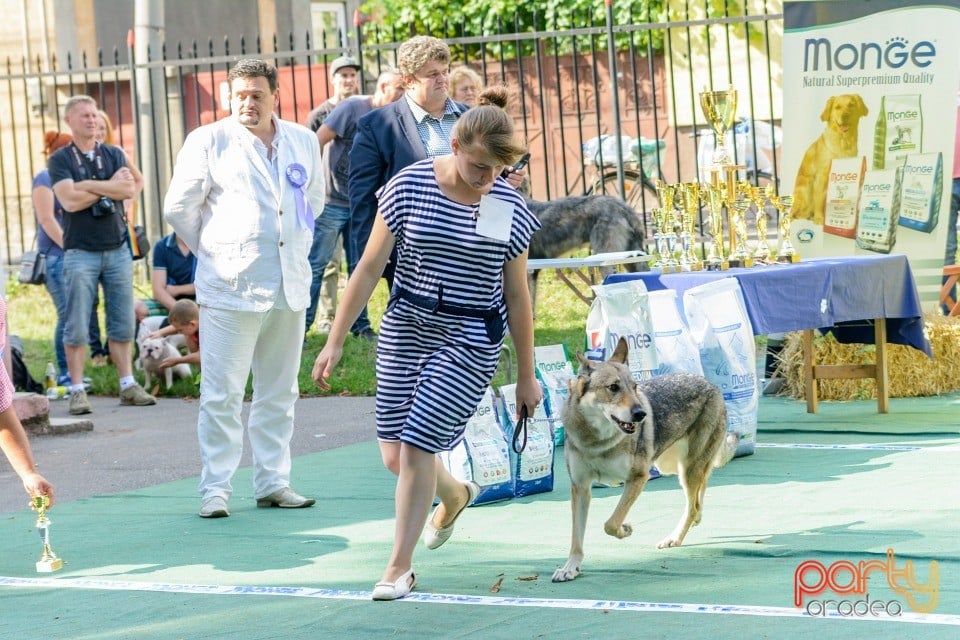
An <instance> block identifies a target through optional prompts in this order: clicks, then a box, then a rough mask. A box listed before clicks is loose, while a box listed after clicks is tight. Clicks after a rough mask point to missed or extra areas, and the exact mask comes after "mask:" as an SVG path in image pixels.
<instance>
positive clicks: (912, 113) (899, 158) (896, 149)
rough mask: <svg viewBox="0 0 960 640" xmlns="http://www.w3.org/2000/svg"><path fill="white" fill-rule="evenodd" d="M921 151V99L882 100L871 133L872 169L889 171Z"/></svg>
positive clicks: (906, 97) (914, 95)
mask: <svg viewBox="0 0 960 640" xmlns="http://www.w3.org/2000/svg"><path fill="white" fill-rule="evenodd" d="M921 151H923V112H922V111H921V110H920V95H919V94H913V95H902V96H883V97H882V98H880V115H878V116H877V126H876V127H875V128H874V130H873V168H874V169H892V168H894V167H897V166H899V165H900V164H901V163H903V160H904V158H905V157H906V156H907V154H910V153H920V152H921Z"/></svg>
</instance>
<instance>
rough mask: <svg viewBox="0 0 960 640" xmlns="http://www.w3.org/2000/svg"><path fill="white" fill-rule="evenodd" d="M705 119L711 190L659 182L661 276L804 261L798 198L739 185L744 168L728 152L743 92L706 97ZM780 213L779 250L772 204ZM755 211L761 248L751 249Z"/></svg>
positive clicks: (657, 237) (706, 186)
mask: <svg viewBox="0 0 960 640" xmlns="http://www.w3.org/2000/svg"><path fill="white" fill-rule="evenodd" d="M700 106H701V108H702V109H703V114H704V116H706V118H707V120H708V121H709V122H710V124H711V125H712V127H713V131H714V135H715V136H716V143H715V144H714V154H713V165H712V166H711V167H710V175H711V180H710V182H709V183H708V184H700V183H697V182H684V183H678V184H666V183H664V182H658V184H657V195H658V197H659V200H660V207H659V208H658V209H656V210H654V211H653V221H654V225H655V227H656V231H655V233H654V244H655V253H656V257H657V260H656V262H655V263H654V264H653V268H654V269H655V270H659V271H663V272H669V271H698V270H700V269H703V268H706V269H711V270H721V269H728V268H730V267H752V266H754V265H756V264H772V263H776V262H780V263H792V262H797V261H799V259H800V257H799V256H798V255H797V252H796V249H794V247H793V244H792V243H791V242H790V207H791V206H792V204H793V196H790V195H777V194H776V192H775V190H774V188H773V186H772V185H768V186H767V187H763V188H761V187H758V186H755V185H752V184H750V183H748V182H737V180H736V177H737V172H738V171H740V170H742V169H744V168H745V167H744V166H743V165H738V164H735V163H734V160H733V158H732V157H731V155H730V152H729V150H727V147H726V134H727V131H728V130H729V129H730V127H732V126H733V121H734V119H735V117H736V112H737V91H736V89H734V88H733V87H732V86H731V87H730V88H729V89H727V90H726V91H708V90H706V89H704V90H703V91H702V92H701V93H700ZM701 203H702V204H703V205H705V206H706V207H707V212H708V216H709V217H708V221H709V224H710V240H709V244H708V247H707V256H706V259H705V260H703V261H700V260H699V259H698V258H697V255H696V252H695V251H694V245H695V244H696V243H695V241H694V226H695V223H696V220H697V217H698V214H699V211H700V206H701ZM767 203H770V204H771V205H772V206H773V207H774V208H776V210H777V211H778V212H779V223H778V225H777V232H778V233H777V235H778V241H777V247H776V250H773V249H771V248H770V245H769V243H768V242H767V212H766V204H767ZM751 209H752V210H753V221H754V228H755V230H756V242H755V244H754V246H753V247H750V246H749V234H748V231H747V224H748V217H749V213H750V211H751ZM724 212H726V219H727V225H726V227H727V238H728V241H727V242H726V243H725V241H724V224H723V222H724Z"/></svg>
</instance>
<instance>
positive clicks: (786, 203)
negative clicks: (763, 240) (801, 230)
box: [772, 196, 800, 263]
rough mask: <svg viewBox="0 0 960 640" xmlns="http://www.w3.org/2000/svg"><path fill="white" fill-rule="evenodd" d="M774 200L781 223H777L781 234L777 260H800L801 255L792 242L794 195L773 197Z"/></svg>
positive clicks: (788, 261)
mask: <svg viewBox="0 0 960 640" xmlns="http://www.w3.org/2000/svg"><path fill="white" fill-rule="evenodd" d="M772 202H773V206H775V207H776V208H777V211H779V212H780V223H779V224H778V225H777V231H778V235H779V238H778V245H777V246H778V247H779V248H778V249H777V262H784V263H793V262H800V256H799V255H798V254H797V250H796V249H794V247H793V243H792V242H790V207H792V206H793V196H777V197H775V198H773V199H772Z"/></svg>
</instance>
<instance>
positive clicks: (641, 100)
mask: <svg viewBox="0 0 960 640" xmlns="http://www.w3.org/2000/svg"><path fill="white" fill-rule="evenodd" d="M709 4H710V3H688V4H687V5H686V6H687V10H686V12H685V13H684V14H683V19H681V20H675V21H672V22H651V21H649V20H645V19H644V16H636V17H635V18H634V19H632V20H631V22H630V23H629V24H624V25H617V24H613V23H612V20H610V21H608V22H607V23H606V24H593V21H592V19H584V24H582V25H581V26H578V27H576V28H567V29H555V28H553V29H551V28H548V27H549V25H537V27H536V28H535V29H529V28H528V29H527V30H525V31H519V30H512V29H511V28H510V25H509V24H504V22H501V23H499V26H498V28H497V30H496V31H495V32H492V33H482V34H471V33H468V32H467V31H466V28H465V27H460V28H451V29H450V30H449V33H448V32H446V31H445V33H448V35H447V37H446V40H447V41H448V42H449V43H450V45H451V48H452V51H453V56H454V59H453V61H452V64H453V65H458V64H467V65H470V66H471V67H473V68H474V69H475V70H476V71H478V73H480V75H481V77H483V78H484V80H485V81H486V82H487V83H490V84H492V83H503V84H505V85H506V86H507V87H508V88H509V89H510V90H511V91H512V92H514V95H515V99H514V100H513V101H512V105H511V107H510V109H511V113H512V114H513V115H514V117H515V118H516V121H517V123H518V129H519V130H520V131H522V132H523V135H524V136H525V137H526V140H527V143H528V145H529V148H530V151H531V156H532V157H531V161H530V165H529V172H530V176H531V182H532V193H533V197H535V198H537V199H552V198H557V197H560V196H564V195H567V194H580V193H589V192H597V190H598V189H601V190H604V191H610V190H613V191H614V192H615V193H619V194H620V195H622V196H624V197H625V198H626V199H628V200H630V201H631V204H633V206H634V207H635V208H637V209H638V210H647V211H649V209H650V208H652V207H654V206H657V203H656V201H655V196H654V195H653V194H654V193H655V192H654V191H653V190H652V189H651V188H648V189H646V190H641V191H640V192H639V194H638V193H633V194H628V191H629V190H630V189H631V188H632V187H633V185H632V184H631V183H630V179H631V176H632V175H634V174H631V173H629V172H627V171H625V169H626V168H629V166H630V165H625V164H624V163H623V162H617V161H616V158H617V157H619V158H627V156H628V155H629V154H628V153H627V151H626V150H625V149H623V148H620V149H617V151H615V152H614V153H615V154H616V156H615V157H613V158H609V157H608V158H603V157H602V155H601V157H599V158H593V159H592V160H594V162H593V163H590V162H585V161H584V157H583V156H584V154H583V147H584V144H585V143H589V142H590V141H591V139H594V138H598V137H600V136H605V135H611V136H613V137H614V138H613V139H614V141H620V140H621V136H628V137H629V138H646V139H649V140H652V141H657V140H659V141H661V143H660V144H659V145H656V144H654V145H653V147H649V146H647V145H639V146H638V148H639V149H641V151H640V153H641V154H643V153H648V152H650V151H643V150H648V149H650V148H653V149H654V151H653V152H652V153H655V154H656V156H655V157H654V158H650V157H642V156H641V157H637V158H634V160H636V161H637V162H636V165H637V166H638V167H648V168H650V169H651V170H653V168H654V167H655V171H653V173H654V175H652V176H650V175H647V174H646V173H644V172H643V171H640V170H639V169H637V173H638V175H639V174H642V175H644V176H646V177H647V178H649V179H651V180H652V179H655V178H657V177H663V178H665V179H666V180H668V181H671V182H678V181H692V180H697V179H698V178H697V176H698V175H699V171H700V167H699V166H698V163H699V159H698V153H697V144H698V136H697V135H696V134H698V132H702V131H703V130H705V129H706V128H707V127H708V125H707V123H706V121H705V118H704V117H703V115H702V114H701V113H700V110H699V105H698V103H697V93H698V91H699V90H700V89H702V88H703V87H708V88H711V89H713V88H714V87H716V88H723V87H726V86H727V85H728V84H733V85H735V86H736V87H737V88H738V90H739V93H740V109H739V114H740V115H741V116H742V117H744V118H745V120H746V121H748V122H759V123H763V124H764V125H765V127H766V128H768V130H776V125H777V123H778V122H779V119H780V113H781V111H780V109H781V101H780V97H779V96H780V78H779V71H778V69H779V67H780V61H779V42H780V40H779V37H780V34H782V14H780V13H775V12H772V11H771V10H769V7H768V6H767V3H766V2H761V3H760V4H761V5H762V11H760V12H758V13H757V14H756V15H749V14H747V13H746V12H743V13H741V14H738V15H731V14H729V13H725V14H723V15H711V16H706V15H698V14H697V9H698V5H699V10H700V14H703V13H704V12H705V9H706V5H709ZM727 4H728V3H724V5H727ZM757 4H758V3H757V2H753V3H744V6H748V5H749V6H756V5H757ZM780 6H782V5H779V4H778V5H777V6H776V9H778V10H779V7H780ZM725 11H729V10H728V9H727V10H725ZM407 35H408V34H402V35H399V34H396V33H392V34H390V37H384V34H383V33H382V32H379V33H378V32H371V31H366V32H365V31H363V30H361V28H360V27H359V26H358V27H357V28H356V32H355V33H350V34H340V33H334V34H327V33H325V34H323V35H322V38H321V42H319V43H313V42H311V37H310V35H309V34H308V36H307V39H306V41H305V42H306V45H305V48H297V47H295V46H294V43H295V38H294V36H293V34H289V37H288V38H286V39H285V38H274V39H273V42H272V45H273V46H272V47H264V46H263V43H262V42H260V40H259V39H257V40H254V41H252V42H248V41H246V40H244V39H240V41H238V42H235V43H234V42H230V41H228V40H226V39H225V40H224V41H223V42H222V44H215V43H214V41H213V39H210V40H209V41H208V42H207V43H206V44H200V43H196V42H191V43H189V44H183V43H175V44H170V43H168V44H164V45H162V47H161V49H160V50H159V51H150V50H149V49H147V55H146V56H145V59H138V58H137V56H136V55H134V51H133V48H132V46H131V47H130V49H128V51H127V52H126V54H127V55H126V56H121V52H119V51H114V52H112V53H110V54H100V55H98V56H97V59H96V60H88V59H87V58H86V57H83V56H81V57H80V58H79V59H76V58H74V57H72V56H67V57H66V58H65V59H64V60H62V61H61V60H57V59H56V58H51V59H50V60H42V59H40V58H37V59H36V60H31V61H27V60H23V59H21V60H20V61H19V62H15V61H13V60H11V59H7V60H6V63H5V65H4V66H3V68H2V69H0V105H4V107H5V109H6V110H7V112H8V116H7V118H5V119H4V120H3V121H0V149H2V154H0V198H2V207H3V208H2V216H3V234H4V237H3V241H2V251H3V255H4V259H5V260H6V261H7V263H8V264H12V263H16V262H18V261H19V257H20V254H21V253H22V251H23V250H24V249H29V247H30V245H31V243H32V242H33V239H34V236H35V233H36V223H35V219H34V214H33V208H32V205H31V201H30V191H31V183H32V179H33V176H35V175H36V173H37V172H38V171H39V170H40V169H41V168H42V167H43V166H44V162H45V160H44V158H43V155H42V149H41V147H42V140H43V134H44V132H45V131H47V130H51V129H52V130H56V129H59V128H60V127H61V115H62V105H63V103H64V102H65V101H66V99H67V98H69V97H70V96H71V95H74V94H79V93H85V94H88V95H91V96H92V97H94V98H95V99H96V100H97V101H98V103H99V104H100V105H101V107H102V108H103V109H104V110H105V111H107V113H108V114H109V115H110V116H111V118H112V120H113V124H114V126H115V130H116V131H115V133H116V144H118V145H120V146H122V147H124V148H125V149H126V150H127V152H128V153H129V154H130V156H131V157H132V158H133V159H134V160H135V161H136V162H137V163H138V165H139V166H140V168H141V170H142V171H143V173H144V175H145V189H144V192H143V194H142V195H141V197H140V201H139V212H138V217H139V219H140V222H141V223H142V224H145V226H146V228H147V230H148V234H149V235H150V236H151V239H152V240H155V239H156V238H158V237H160V236H161V235H163V233H164V232H165V227H164V223H163V221H162V216H161V208H162V200H163V195H164V191H165V188H166V184H167V181H168V180H169V176H170V174H171V172H172V166H173V163H174V161H175V158H176V153H177V151H178V150H179V148H180V145H181V144H182V141H183V138H184V136H185V135H186V134H187V133H188V132H189V131H190V130H192V129H193V128H195V127H197V126H199V125H201V124H205V123H208V122H212V121H214V120H216V119H218V118H221V117H224V116H225V115H227V114H228V112H229V106H228V104H227V102H226V94H225V90H226V87H225V80H226V74H227V72H228V71H229V68H230V66H231V65H232V64H233V63H234V62H235V61H236V60H237V59H239V58H243V57H251V56H256V57H262V58H265V59H268V60H270V61H272V62H273V63H274V64H276V66H277V67H278V70H279V77H280V93H281V101H280V105H279V115H280V117H282V118H285V119H289V120H294V121H298V122H303V121H304V120H305V119H306V116H307V113H308V112H309V111H310V110H311V109H312V108H313V107H314V106H316V105H317V104H319V103H320V102H322V101H323V100H325V99H326V98H327V97H328V96H329V94H330V86H329V81H328V74H327V64H328V63H329V62H330V61H332V60H333V58H335V57H337V56H339V55H342V54H349V55H353V56H357V57H359V59H360V60H362V62H363V66H364V70H363V72H362V73H361V80H362V81H363V82H364V84H365V86H366V87H367V88H368V89H370V88H372V82H373V81H374V79H375V78H376V76H377V75H378V74H379V72H380V71H381V70H382V69H383V68H384V67H386V66H392V65H393V64H394V63H395V60H396V49H397V47H398V46H399V44H400V43H401V42H402V41H403V39H404V38H405V37H406V36H407ZM284 40H286V41H287V42H286V44H285V43H284ZM611 43H612V44H613V45H614V46H612V47H610V46H609V45H610V44H611ZM265 48H266V49H269V52H267V51H264V49H265ZM121 58H123V60H125V61H127V62H123V63H121ZM761 128H762V127H758V126H754V127H751V128H750V130H751V131H753V132H754V133H753V134H751V135H749V137H748V140H747V141H746V145H745V146H741V145H735V147H736V148H737V150H738V152H740V150H742V151H743V152H744V153H745V155H747V156H749V157H751V158H757V157H758V154H759V153H760V152H761V150H760V148H759V147H758V139H757V136H756V131H758V130H759V129H761ZM774 138H775V137H774ZM764 143H765V142H764V141H763V140H760V141H759V145H760V146H763V144H764ZM618 144H619V143H618ZM601 148H602V149H609V147H607V146H602V147H601ZM766 150H767V151H772V153H771V157H770V158H768V161H767V162H766V163H765V165H764V166H765V168H766V173H764V172H763V171H760V172H757V171H754V172H753V173H752V174H751V179H753V180H754V181H757V180H760V179H764V178H766V179H769V180H770V181H771V182H772V183H773V184H777V183H778V178H779V166H778V160H779V156H778V155H777V149H776V145H775V144H774V145H773V148H772V149H766ZM604 152H605V151H601V154H602V153H604ZM751 152H752V153H751ZM738 160H739V159H738ZM607 168H610V169H612V171H613V173H612V174H611V173H610V172H609V171H606V169H607ZM611 176H613V177H612V178H611ZM606 180H613V181H615V183H614V184H613V185H612V186H611V185H610V184H605V183H604V182H605V181H606ZM648 186H649V185H648ZM631 196H632V197H631Z"/></svg>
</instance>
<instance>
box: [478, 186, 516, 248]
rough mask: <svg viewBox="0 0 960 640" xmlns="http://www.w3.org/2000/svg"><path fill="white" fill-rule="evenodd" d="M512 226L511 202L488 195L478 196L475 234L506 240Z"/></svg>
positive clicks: (508, 237)
mask: <svg viewBox="0 0 960 640" xmlns="http://www.w3.org/2000/svg"><path fill="white" fill-rule="evenodd" d="M511 227H513V204H512V203H510V202H506V201H504V200H498V199H497V198H491V197H489V196H480V209H479V210H478V211H477V234H478V235H481V236H483V237H484V238H493V239H494V240H500V241H501V242H506V241H508V240H509V239H510V229H511Z"/></svg>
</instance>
